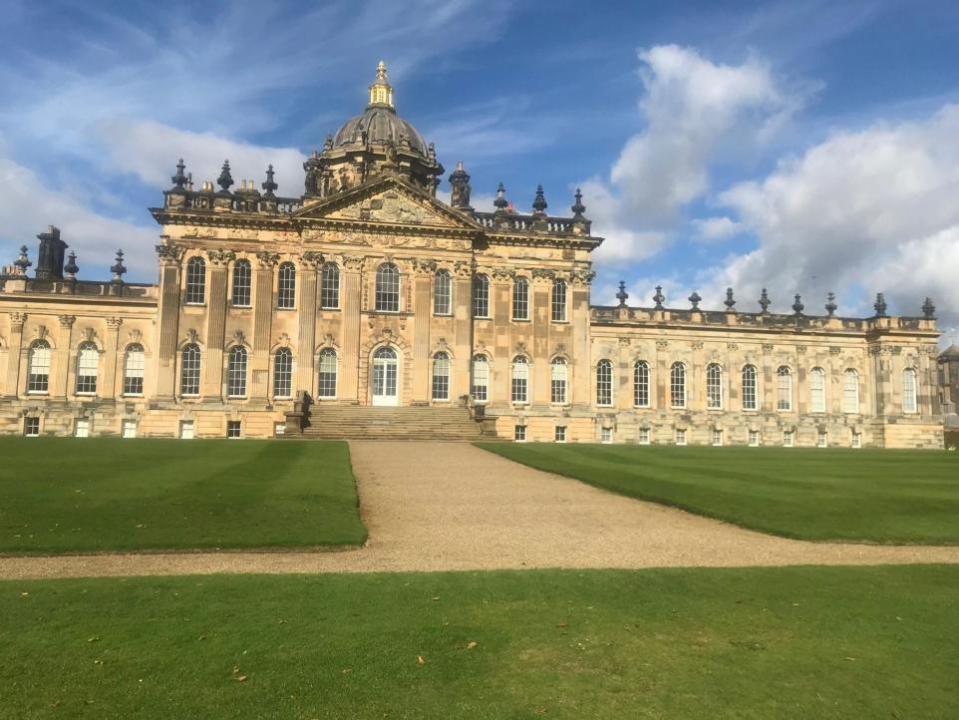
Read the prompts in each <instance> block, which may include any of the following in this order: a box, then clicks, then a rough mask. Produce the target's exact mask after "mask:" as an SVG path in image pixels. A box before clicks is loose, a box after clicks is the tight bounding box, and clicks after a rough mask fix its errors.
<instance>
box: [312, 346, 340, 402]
mask: <svg viewBox="0 0 959 720" xmlns="http://www.w3.org/2000/svg"><path fill="white" fill-rule="evenodd" d="M317 365H318V366H319V369H318V371H317V373H318V376H317V388H316V396H317V397H318V398H320V399H321V400H335V399H336V397H337V386H338V383H339V355H338V354H337V352H336V350H334V349H333V348H329V347H327V348H323V349H322V350H320V361H319V363H317Z"/></svg>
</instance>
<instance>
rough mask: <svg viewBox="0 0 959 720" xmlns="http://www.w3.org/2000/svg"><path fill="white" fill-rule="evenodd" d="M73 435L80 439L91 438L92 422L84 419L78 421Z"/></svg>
mask: <svg viewBox="0 0 959 720" xmlns="http://www.w3.org/2000/svg"><path fill="white" fill-rule="evenodd" d="M73 435H74V437H78V438H85V437H90V421H89V420H85V419H83V418H81V419H79V420H77V425H76V428H75V429H74V432H73Z"/></svg>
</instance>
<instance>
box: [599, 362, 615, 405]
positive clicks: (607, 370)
mask: <svg viewBox="0 0 959 720" xmlns="http://www.w3.org/2000/svg"><path fill="white" fill-rule="evenodd" d="M596 404H597V405H612V404H613V363H611V362H610V361H609V360H600V361H599V362H598V363H596Z"/></svg>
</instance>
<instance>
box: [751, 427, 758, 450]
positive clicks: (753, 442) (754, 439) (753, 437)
mask: <svg viewBox="0 0 959 720" xmlns="http://www.w3.org/2000/svg"><path fill="white" fill-rule="evenodd" d="M749 447H759V432H757V431H756V430H750V431H749Z"/></svg>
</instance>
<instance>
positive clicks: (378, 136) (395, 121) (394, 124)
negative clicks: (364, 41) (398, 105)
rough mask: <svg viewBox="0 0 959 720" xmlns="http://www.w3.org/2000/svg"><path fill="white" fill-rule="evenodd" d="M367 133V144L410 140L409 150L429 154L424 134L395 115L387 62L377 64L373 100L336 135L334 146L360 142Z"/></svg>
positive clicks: (371, 95)
mask: <svg viewBox="0 0 959 720" xmlns="http://www.w3.org/2000/svg"><path fill="white" fill-rule="evenodd" d="M364 132H365V133H366V141H367V142H368V143H374V144H390V143H391V144H394V145H396V147H397V148H402V147H403V146H404V145H406V144H407V143H408V144H409V147H410V149H412V150H414V151H416V152H418V153H419V154H421V155H422V156H423V157H426V156H427V154H428V150H427V147H426V141H424V140H423V136H422V135H420V134H419V132H418V131H417V130H416V128H414V127H413V126H412V125H410V124H409V123H408V122H406V120H404V119H403V118H401V117H400V116H399V115H397V114H396V109H395V108H394V107H393V87H392V86H391V85H390V83H389V80H387V78H386V64H385V63H383V62H380V63H379V64H378V65H377V66H376V80H375V81H374V82H373V84H372V85H370V102H369V105H367V106H366V111H365V112H364V113H363V114H362V115H357V116H356V117H354V118H351V119H350V120H348V121H347V122H346V124H345V125H343V127H341V128H340V129H339V130H337V132H336V135H334V136H333V147H334V148H338V147H341V146H343V145H349V144H351V143H354V142H360V141H361V139H362V136H363V133H364ZM404 141H405V142H404Z"/></svg>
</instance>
